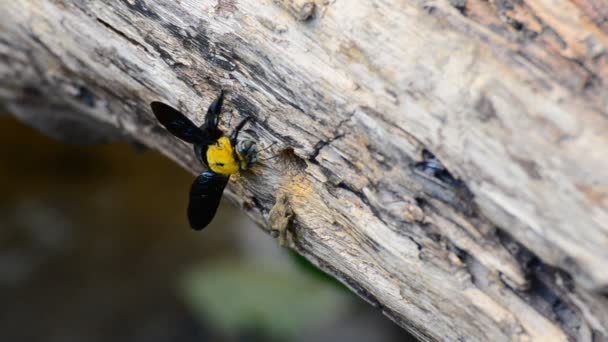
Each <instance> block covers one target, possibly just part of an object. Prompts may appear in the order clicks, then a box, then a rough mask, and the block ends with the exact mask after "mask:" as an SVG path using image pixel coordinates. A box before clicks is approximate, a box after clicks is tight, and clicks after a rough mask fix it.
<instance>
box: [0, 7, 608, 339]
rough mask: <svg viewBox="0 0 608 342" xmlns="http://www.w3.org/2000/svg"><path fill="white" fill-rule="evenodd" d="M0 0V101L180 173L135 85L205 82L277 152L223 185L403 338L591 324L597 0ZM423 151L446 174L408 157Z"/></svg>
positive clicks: (183, 95) (63, 131)
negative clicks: (116, 142) (160, 157)
mask: <svg viewBox="0 0 608 342" xmlns="http://www.w3.org/2000/svg"><path fill="white" fill-rule="evenodd" d="M0 9H1V10H2V13H4V20H3V21H2V22H0V28H1V30H0V75H1V78H0V99H2V101H3V103H4V105H5V106H6V107H7V108H8V109H9V110H11V111H12V112H13V113H16V114H17V115H18V116H19V117H20V118H21V119H23V120H25V121H28V122H30V123H31V124H32V125H34V126H35V127H38V128H40V129H42V130H44V131H47V133H51V134H53V135H54V136H56V137H58V138H64V139H69V140H72V141H75V142H97V141H99V140H100V139H129V140H132V141H134V142H137V143H141V144H144V145H146V146H150V147H152V148H155V149H158V150H159V151H161V152H162V153H164V154H166V155H167V156H169V157H170V158H172V159H174V160H175V161H176V162H178V163H180V164H181V165H182V166H184V167H185V168H187V169H189V170H191V171H192V172H193V173H194V172H199V171H200V170H201V166H200V165H199V164H198V163H197V161H196V158H195V157H194V155H193V154H192V151H191V148H190V147H189V146H186V145H185V144H183V143H181V142H179V141H176V139H174V138H173V137H171V136H170V135H169V134H167V133H166V132H165V131H164V130H162V129H160V128H159V126H158V125H157V123H156V122H155V120H154V118H153V116H152V114H151V113H150V111H149V108H148V104H149V103H150V102H151V101H153V100H161V101H164V102H167V103H170V104H172V105H174V106H176V107H179V108H181V109H182V110H183V111H184V113H187V114H188V115H189V116H190V117H191V118H192V119H193V120H194V121H195V122H200V121H201V120H202V116H203V113H204V109H205V108H206V106H207V105H208V104H209V103H210V101H211V100H212V99H213V98H214V97H215V95H216V94H217V92H218V91H219V89H220V88H223V89H226V90H227V91H228V96H227V103H226V106H227V108H228V109H227V114H225V117H226V118H230V117H231V116H234V117H237V116H244V115H250V116H253V117H254V118H255V122H254V123H253V124H252V126H251V129H249V130H248V131H247V132H246V133H247V134H249V135H250V136H251V137H252V138H255V139H256V140H258V141H259V143H260V144H261V145H262V146H268V145H270V144H273V143H276V145H275V146H274V147H273V148H272V149H271V150H269V151H267V152H266V153H267V154H268V155H271V154H274V153H279V156H278V157H277V158H275V159H273V160H272V161H267V162H261V163H260V164H259V165H257V166H256V167H255V168H253V169H252V170H251V171H248V172H244V173H242V174H240V175H238V176H237V177H233V178H232V180H231V182H230V185H229V192H228V194H227V195H228V196H229V197H230V198H231V199H232V200H233V201H234V202H235V203H237V204H239V205H241V206H242V207H243V209H244V210H246V211H247V212H248V214H249V215H250V216H251V217H252V218H253V219H254V220H256V221H257V222H258V223H260V225H261V226H262V227H264V228H265V229H266V230H270V227H271V226H272V227H273V228H275V229H277V227H278V228H280V229H277V230H281V231H282V232H283V233H284V235H283V237H282V238H283V239H284V240H283V242H284V243H285V244H286V245H288V246H289V247H290V248H293V249H295V250H296V251H298V252H299V253H301V254H302V255H304V256H306V257H307V258H308V259H309V260H311V261H312V262H314V263H315V264H317V265H318V266H319V267H320V268H322V269H324V270H325V271H327V272H328V273H330V274H332V275H334V276H335V277H336V278H338V279H340V280H341V281H342V282H344V283H345V284H346V285H347V286H349V287H350V288H351V289H352V290H353V291H355V292H356V293H357V294H359V295H360V296H361V297H363V298H364V299H365V300H367V301H368V302H370V303H371V304H373V305H376V306H377V307H379V308H380V309H381V310H382V311H383V312H384V313H385V314H386V315H387V316H388V317H390V318H391V319H393V320H394V321H396V322H397V323H398V324H400V325H402V326H403V327H404V328H406V329H408V330H409V331H411V332H412V333H414V334H415V335H416V336H418V337H419V338H421V339H423V340H450V341H454V340H471V341H472V340H479V341H508V340H547V341H560V340H568V339H574V340H581V341H588V340H596V341H599V340H605V339H608V298H607V297H606V292H607V291H608V272H607V271H606V265H608V225H607V223H606V222H608V172H607V171H606V170H608V134H607V133H606V132H608V96H606V94H608V86H607V85H606V80H607V79H608V53H607V51H608V50H607V47H608V24H606V23H608V5H605V3H604V2H603V1H600V0H571V1H567V0H557V1H554V0H535V1H527V0H525V1H512V0H500V1H498V0H496V1H489V2H488V1H481V0H467V1H454V0H451V1H447V0H436V1H425V0H415V1H409V2H404V1H397V0H383V1H380V0H378V1H352V2H351V1H324V2H322V1H295V0H291V1H288V0H281V1H278V0H277V1H271V0H264V1H262V0H259V1H254V0H240V1H234V0H218V1H194V0H182V1H166V0H156V1H152V0H146V1H144V0H122V1H113V2H108V3H104V2H93V1H85V0H79V1H76V0H74V1H65V0H23V1H4V2H2V3H0ZM228 113H231V114H228ZM66 122H67V123H69V124H66ZM74 125H75V127H72V126H74ZM223 125H225V126H226V125H228V120H226V121H225V122H223ZM73 132H89V133H90V134H82V133H80V134H74V133H73ZM433 155H434V156H436V157H437V158H438V160H440V163H441V164H442V165H444V166H445V167H446V168H447V170H446V171H445V173H441V174H434V173H429V172H426V171H425V170H424V168H422V169H421V168H420V165H425V164H424V163H425V158H428V156H433ZM263 157H264V156H262V158H263ZM421 163H422V164H421ZM427 171H428V170H427ZM186 192H187V189H184V196H186ZM277 198H279V200H278V203H279V205H280V206H279V207H274V209H273V206H274V204H275V201H277ZM271 213H272V214H271ZM184 229H186V227H184ZM283 233H282V234H283ZM203 235H204V233H203ZM201 238H204V236H201Z"/></svg>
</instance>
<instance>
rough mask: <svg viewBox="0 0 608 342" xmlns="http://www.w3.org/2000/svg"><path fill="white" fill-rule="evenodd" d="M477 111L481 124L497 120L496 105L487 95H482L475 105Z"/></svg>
mask: <svg viewBox="0 0 608 342" xmlns="http://www.w3.org/2000/svg"><path fill="white" fill-rule="evenodd" d="M475 110H476V111H477V117H478V118H479V120H481V122H488V121H490V120H491V119H496V118H497V116H496V109H495V108H494V104H493V103H492V101H491V100H490V99H488V98H487V97H486V96H485V95H482V96H481V97H480V98H479V99H478V100H477V103H475Z"/></svg>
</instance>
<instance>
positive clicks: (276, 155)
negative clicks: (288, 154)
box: [259, 153, 280, 161]
mask: <svg viewBox="0 0 608 342" xmlns="http://www.w3.org/2000/svg"><path fill="white" fill-rule="evenodd" d="M279 155H280V153H277V154H275V155H274V156H272V157H268V158H266V159H260V160H259V161H267V160H270V159H274V158H276V157H278V156H279Z"/></svg>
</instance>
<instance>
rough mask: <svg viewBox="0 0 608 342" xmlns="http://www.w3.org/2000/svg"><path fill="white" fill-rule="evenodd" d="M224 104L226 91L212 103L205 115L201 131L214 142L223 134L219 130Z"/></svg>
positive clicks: (221, 92) (222, 91)
mask: <svg viewBox="0 0 608 342" xmlns="http://www.w3.org/2000/svg"><path fill="white" fill-rule="evenodd" d="M223 104H224V90H221V91H220V95H219V96H218V97H217V98H216V99H215V100H214V101H213V102H212V103H211V105H210V106H209V108H208V109H207V115H205V123H204V124H203V125H202V126H201V129H202V130H203V131H204V132H205V133H207V134H208V135H209V137H210V138H211V139H213V140H217V139H219V138H220V137H221V136H222V135H223V133H222V131H220V129H219V128H218V125H219V123H220V116H221V114H222V105H223Z"/></svg>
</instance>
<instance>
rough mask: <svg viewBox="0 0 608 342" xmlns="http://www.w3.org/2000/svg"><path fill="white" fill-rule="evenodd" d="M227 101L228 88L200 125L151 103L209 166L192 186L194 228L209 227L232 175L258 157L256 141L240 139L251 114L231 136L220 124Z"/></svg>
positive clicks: (190, 207) (163, 121) (160, 118)
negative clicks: (240, 133)
mask: <svg viewBox="0 0 608 342" xmlns="http://www.w3.org/2000/svg"><path fill="white" fill-rule="evenodd" d="M223 102H224V91H221V92H220V95H219V96H218V97H217V98H216V99H215V101H213V103H212V104H211V105H210V106H209V109H208V110H207V115H206V116H205V122H204V123H203V124H202V125H201V126H200V127H197V126H196V125H195V124H194V123H193V122H192V121H190V120H189V119H188V118H187V117H186V116H185V115H184V114H182V113H181V112H180V111H178V110H177V109H175V108H173V107H171V106H169V105H167V104H164V103H162V102H156V101H155V102H152V103H150V107H151V108H152V111H153V112H154V115H155V116H156V119H157V120H158V122H160V123H161V125H163V126H164V127H165V128H166V129H167V130H168V131H169V132H171V134H173V135H175V136H176V137H178V138H180V139H182V140H184V141H186V142H189V143H191V144H194V153H195V155H196V157H197V158H198V160H199V161H200V162H201V163H202V164H203V165H205V166H207V168H208V169H209V170H208V171H204V172H203V173H201V174H200V175H199V176H198V177H197V178H196V179H195V180H194V183H193V184H192V187H191V188H190V204H189V205H188V220H189V221H190V226H192V229H194V230H201V229H203V228H205V227H207V225H208V224H209V223H210V222H211V220H212V219H213V217H214V216H215V213H216V211H217V208H218V206H219V204H220V199H221V198H222V193H223V192H224V188H225V187H226V184H228V179H229V178H230V175H231V174H233V173H237V172H239V171H240V170H246V169H248V168H249V167H251V166H252V165H253V164H254V163H255V162H256V161H257V156H258V150H257V146H256V143H255V141H252V140H241V141H238V140H237V138H238V135H239V132H240V131H241V129H242V128H243V126H245V124H246V123H247V121H249V120H250V119H251V117H245V118H244V119H243V120H241V122H239V123H238V124H237V125H236V127H235V128H234V129H233V130H232V132H231V133H230V135H228V136H226V135H224V132H222V131H221V130H220V129H219V128H218V124H219V121H220V114H221V112H222V104H223Z"/></svg>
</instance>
